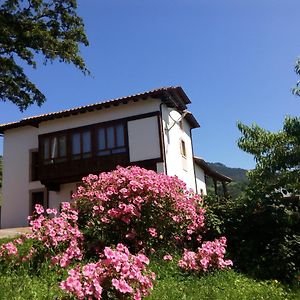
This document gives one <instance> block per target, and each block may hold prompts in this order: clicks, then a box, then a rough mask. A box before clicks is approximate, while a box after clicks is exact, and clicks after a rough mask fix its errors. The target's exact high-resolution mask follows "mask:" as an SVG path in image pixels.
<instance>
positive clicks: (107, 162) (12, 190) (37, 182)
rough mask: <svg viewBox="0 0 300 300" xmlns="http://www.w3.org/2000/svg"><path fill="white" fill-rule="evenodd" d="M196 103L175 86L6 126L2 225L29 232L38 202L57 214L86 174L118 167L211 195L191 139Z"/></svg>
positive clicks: (2, 127) (1, 129)
mask: <svg viewBox="0 0 300 300" xmlns="http://www.w3.org/2000/svg"><path fill="white" fill-rule="evenodd" d="M189 103H190V100H189V98H188V97H187V95H186V94H185V92H184V91H183V90H182V88H181V87H168V88H160V89H156V90H153V91H149V92H145V93H142V94H138V95H132V96H128V97H124V98H119V99H114V100H110V101H106V102H101V103H96V104H92V105H87V106H83V107H78V108H73V109H69V110H64V111H60V112H55V113H49V114H45V115H40V116H35V117H30V118H26V119H22V120H21V121H19V122H14V123H9V124H3V125H0V133H2V134H3V135H4V149H3V191H2V193H3V203H2V216H1V227H2V228H7V227H18V226H27V216H28V215H30V214H31V212H32V209H33V208H34V205H35V204H36V203H40V204H42V205H44V207H56V208H58V207H59V206H60V203H61V202H62V201H68V200H70V199H71V195H72V193H73V192H75V190H76V187H77V185H78V183H79V182H80V180H81V178H82V177H83V176H86V175H88V174H91V173H93V174H98V173H100V172H101V171H109V170H112V169H114V168H115V167H116V166H117V165H121V166H128V165H138V166H141V167H145V168H148V169H152V170H155V171H157V172H163V173H165V174H168V175H177V176H178V177H179V178H180V179H182V180H183V181H185V182H186V184H187V186H188V187H189V188H192V189H194V190H195V191H196V192H197V191H198V192H199V193H200V189H201V191H202V192H203V193H204V194H205V193H206V186H205V176H204V171H203V170H201V168H199V165H198V167H197V172H196V169H195V166H194V160H193V147H192V138H191V130H192V129H194V128H198V127H199V124H198V122H197V120H196V119H195V118H194V116H193V115H192V114H191V113H190V112H188V111H187V105H188V104H189Z"/></svg>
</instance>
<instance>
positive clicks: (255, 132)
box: [238, 117, 300, 199]
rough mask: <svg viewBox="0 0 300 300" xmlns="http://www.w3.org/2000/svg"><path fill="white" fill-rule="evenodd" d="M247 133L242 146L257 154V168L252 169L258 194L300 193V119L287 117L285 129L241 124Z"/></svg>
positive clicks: (252, 183)
mask: <svg viewBox="0 0 300 300" xmlns="http://www.w3.org/2000/svg"><path fill="white" fill-rule="evenodd" d="M238 128H239V130H240V131H241V133H242V134H243V136H242V137H241V138H240V139H239V141H238V146H239V147H240V148H241V149H242V150H244V151H245V152H247V153H250V154H252V155H253V156H254V158H255V161H256V167H255V169H254V170H251V171H249V172H248V174H247V175H248V177H249V180H250V182H249V183H250V186H251V190H253V192H254V193H255V194H256V195H257V196H258V195H261V196H263V197H266V196H268V197H271V198H272V197H273V198H274V197H275V198H277V199H280V198H282V197H284V196H286V194H287V193H289V194H291V195H297V194H298V195H299V194H300V118H297V117H294V118H292V117H287V118H286V119H285V121H284V125H283V129H282V130H281V131H279V132H275V133H274V132H270V131H267V130H264V129H262V128H261V127H259V126H257V125H252V126H246V125H243V124H242V123H239V124H238Z"/></svg>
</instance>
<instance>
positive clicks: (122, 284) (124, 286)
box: [111, 278, 133, 294]
mask: <svg viewBox="0 0 300 300" xmlns="http://www.w3.org/2000/svg"><path fill="white" fill-rule="evenodd" d="M111 283H112V285H113V286H114V287H115V288H116V289H117V290H118V291H120V292H121V293H123V294H125V293H129V294H131V293H132V292H133V289H132V287H131V286H130V285H129V284H128V283H127V282H126V281H125V280H124V279H120V280H118V279H115V278H114V279H113V280H112V281H111Z"/></svg>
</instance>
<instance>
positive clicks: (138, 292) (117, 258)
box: [60, 244, 155, 300]
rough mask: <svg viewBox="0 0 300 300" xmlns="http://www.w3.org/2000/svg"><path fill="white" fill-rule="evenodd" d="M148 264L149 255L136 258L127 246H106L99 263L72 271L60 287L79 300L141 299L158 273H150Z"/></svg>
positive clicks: (150, 287) (78, 267)
mask: <svg viewBox="0 0 300 300" xmlns="http://www.w3.org/2000/svg"><path fill="white" fill-rule="evenodd" d="M148 264H149V259H148V258H147V257H146V256H145V255H143V254H137V255H132V254H130V253H129V250H128V248H127V247H126V246H124V245H123V244H118V245H117V247H116V249H112V248H109V247H105V249H104V254H103V255H101V258H100V260H99V261H98V262H97V263H89V264H86V265H84V266H80V265H78V266H77V267H75V268H74V269H71V270H70V271H69V277H68V278H67V279H66V280H64V281H62V282H61V284H60V287H61V289H63V290H64V291H66V292H67V293H69V294H70V295H72V296H74V297H76V299H86V298H88V299H108V298H110V299H134V300H139V299H141V298H142V297H144V296H147V295H148V294H149V291H150V290H151V289H152V288H153V283H152V281H153V280H154V279H155V274H154V273H151V272H148V271H147V269H146V265H148ZM108 296H109V297H108Z"/></svg>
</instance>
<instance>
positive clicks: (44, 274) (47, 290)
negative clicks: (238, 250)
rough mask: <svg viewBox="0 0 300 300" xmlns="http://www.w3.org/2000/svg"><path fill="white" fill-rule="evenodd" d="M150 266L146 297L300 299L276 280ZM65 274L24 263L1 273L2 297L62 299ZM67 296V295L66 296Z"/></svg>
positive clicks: (155, 263)
mask: <svg viewBox="0 0 300 300" xmlns="http://www.w3.org/2000/svg"><path fill="white" fill-rule="evenodd" d="M178 258H179V257H177V259H178ZM150 260H151V264H150V268H151V270H153V271H154V272H155V273H156V276H157V280H156V283H155V284H154V289H153V292H152V294H151V295H150V296H149V297H147V298H146V299H149V300H155V299H161V300H164V299H165V300H178V299H189V300H193V299H201V300H202V299H216V300H219V299H220V300H222V299H239V300H240V299H251V300H252V299H278V300H279V299H288V300H292V299H300V290H296V288H294V289H292V288H290V287H288V286H285V285H283V284H281V283H279V282H278V281H276V280H269V281H256V280H254V279H251V278H249V277H247V276H245V275H242V274H239V273H237V272H235V271H233V270H226V271H225V270H222V271H216V272H214V273H210V274H205V275H203V276H201V277H199V276H195V275H193V274H186V273H183V272H181V271H180V270H179V269H178V267H177V264H176V261H177V260H176V259H174V261H162V260H161V259H157V258H152V259H150ZM61 277H62V274H61V273H57V272H55V271H54V270H53V269H52V270H49V265H48V264H46V263H45V264H43V265H42V266H41V268H40V270H39V272H38V273H35V274H32V273H31V272H30V270H29V269H27V268H24V267H23V266H20V267H19V268H14V269H10V270H7V271H6V272H2V273H1V275H0V286H1V292H0V299H1V300H2V299H3V300H4V299H5V300H6V299H22V300H23V299H32V300H42V299H62V298H63V297H65V294H64V293H63V292H62V290H61V289H60V288H59V286H58V285H57V282H58V281H59V280H61ZM64 299H66V298H64Z"/></svg>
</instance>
